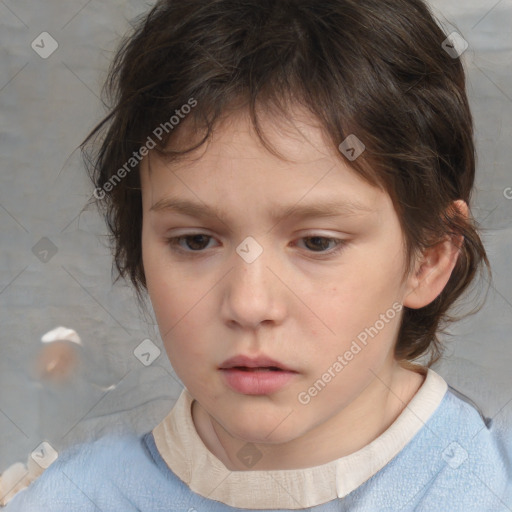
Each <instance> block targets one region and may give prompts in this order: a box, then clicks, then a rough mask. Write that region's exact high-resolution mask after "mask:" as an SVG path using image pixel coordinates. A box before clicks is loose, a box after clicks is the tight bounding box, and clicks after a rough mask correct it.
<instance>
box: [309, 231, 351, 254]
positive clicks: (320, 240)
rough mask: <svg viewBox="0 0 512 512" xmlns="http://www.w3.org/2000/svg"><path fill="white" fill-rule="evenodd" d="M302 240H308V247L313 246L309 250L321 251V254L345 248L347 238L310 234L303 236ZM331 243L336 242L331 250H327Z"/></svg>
mask: <svg viewBox="0 0 512 512" xmlns="http://www.w3.org/2000/svg"><path fill="white" fill-rule="evenodd" d="M301 240H305V241H306V243H305V245H306V247H307V248H308V249H309V248H313V249H312V250H310V251H309V252H313V253H319V254H320V255H331V254H334V253H337V252H339V251H341V250H342V249H343V247H344V244H345V240H341V239H339V238H328V237H325V236H308V237H304V238H301ZM329 244H334V247H333V248H332V249H331V250H327V249H328V247H329ZM317 249H318V250H317Z"/></svg>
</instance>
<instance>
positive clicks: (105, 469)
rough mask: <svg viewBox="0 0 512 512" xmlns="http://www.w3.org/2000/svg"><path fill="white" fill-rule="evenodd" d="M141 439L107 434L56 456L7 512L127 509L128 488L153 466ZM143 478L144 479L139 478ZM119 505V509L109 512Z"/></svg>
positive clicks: (139, 480) (129, 435)
mask: <svg viewBox="0 0 512 512" xmlns="http://www.w3.org/2000/svg"><path fill="white" fill-rule="evenodd" d="M143 438H144V436H136V435H134V434H133V435H132V434H123V435H119V436H114V435H108V436H105V437H102V438H100V439H97V440H95V441H92V442H87V443H81V444H78V445H75V446H73V447H70V448H68V449H66V450H65V451H63V452H62V453H59V456H58V458H57V460H56V461H55V462H54V463H53V464H52V465H51V466H50V467H49V468H48V469H47V470H46V471H45V472H44V473H43V474H42V475H41V476H40V477H39V478H38V479H37V480H35V481H34V482H33V483H32V484H30V486H29V487H28V488H27V489H24V490H22V491H20V492H19V493H18V494H17V495H16V496H15V497H14V498H13V499H12V500H11V501H10V502H9V503H8V505H7V507H6V511H7V512H21V511H23V512H40V511H41V512H42V511H45V512H64V511H66V512H69V510H81V511H84V512H88V511H97V510H98V509H99V510H102V509H105V510H111V511H114V510H118V509H119V510H123V511H125V510H126V511H127V512H128V511H130V510H136V508H129V507H128V506H126V505H128V503H126V502H127V501H128V498H127V496H126V492H125V491H126V489H129V487H128V486H129V485H130V484H133V483H134V482H135V483H137V484H139V485H140V482H141V479H140V476H141V475H145V476H147V477H149V476H150V475H151V470H152V469H153V467H154V464H153V461H152V459H151V456H150V455H149V453H148V451H147V449H146V448H145V444H144V442H143ZM142 480H144V478H143V479H142ZM116 503H119V505H118V507H119V508H113V506H114V507H115V506H116Z"/></svg>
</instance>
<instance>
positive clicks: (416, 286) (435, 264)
mask: <svg viewBox="0 0 512 512" xmlns="http://www.w3.org/2000/svg"><path fill="white" fill-rule="evenodd" d="M453 206H454V207H455V208H457V209H458V210H459V212H460V213H461V214H462V215H463V216H464V217H466V218H468V215H469V213H468V212H469V209H468V205H467V204H466V203H465V202H464V201H462V200H458V201H454V203H453ZM463 241H464V240H463V237H462V235H461V236H458V237H450V236H447V237H446V238H445V239H444V240H442V241H441V242H439V243H438V244H436V245H435V246H433V247H430V248H428V249H426V250H425V251H424V252H423V253H422V254H420V255H419V256H418V258H417V261H416V262H415V265H414V269H413V271H411V274H410V275H409V277H408V278H407V288H406V293H405V297H404V299H403V305H404V306H406V307H408V308H411V309H419V308H422V307H424V306H427V305H428V304H430V303H431V302H433V301H434V300H435V299H436V298H437V297H438V296H439V295H440V293H441V292H442V291H443V289H444V287H445V286H446V283H448V280H449V279H450V276H451V274H452V271H453V268H454V267H455V264H456V263H457V258H458V256H459V252H460V248H461V246H462V243H463Z"/></svg>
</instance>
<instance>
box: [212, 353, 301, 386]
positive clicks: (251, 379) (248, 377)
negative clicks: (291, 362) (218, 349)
mask: <svg viewBox="0 0 512 512" xmlns="http://www.w3.org/2000/svg"><path fill="white" fill-rule="evenodd" d="M271 367H273V368H276V369H277V370H269V368H271ZM242 368H245V369H242ZM248 368H250V370H249V369H248ZM219 370H220V371H221V374H222V376H223V379H224V381H225V383H226V384H227V385H228V386H229V387H230V388H231V389H232V390H233V391H236V392H237V393H242V394H244V395H269V394H271V393H275V392H276V391H279V390H280V389H282V388H283V387H284V386H286V385H287V384H288V383H289V382H290V380H292V379H293V378H294V376H295V375H298V372H296V371H295V370H291V369H290V368H288V367H287V366H285V365H284V364H282V363H280V362H279V361H276V360H274V359H271V358H269V357H267V356H258V357H249V356H245V355H239V356H235V357H232V358H230V359H228V360H226V361H224V363H222V365H221V366H220V367H219Z"/></svg>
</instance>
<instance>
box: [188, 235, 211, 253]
mask: <svg viewBox="0 0 512 512" xmlns="http://www.w3.org/2000/svg"><path fill="white" fill-rule="evenodd" d="M201 238H203V239H205V238H207V236H206V235H193V236H191V237H188V239H189V240H188V242H187V245H188V246H189V249H197V250H200V249H204V247H203V246H205V245H208V243H206V244H204V243H203V244H201V242H199V246H200V247H197V246H196V247H193V245H194V243H195V242H197V239H201ZM190 240H192V244H191V243H190ZM203 242H204V240H203ZM191 245H192V246H191Z"/></svg>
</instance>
